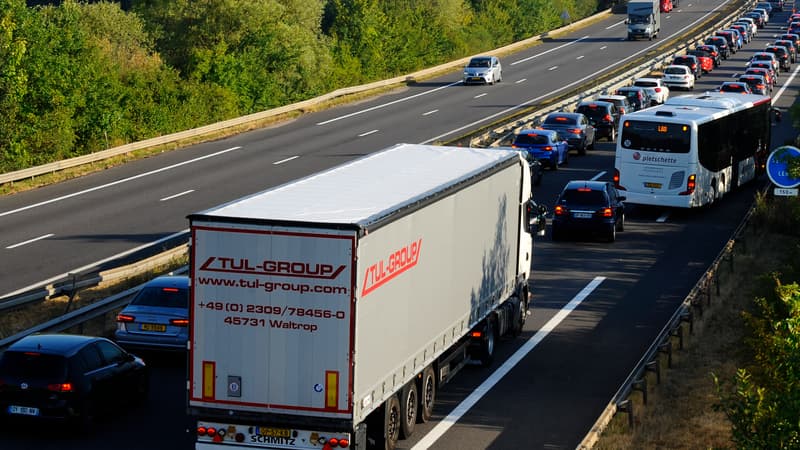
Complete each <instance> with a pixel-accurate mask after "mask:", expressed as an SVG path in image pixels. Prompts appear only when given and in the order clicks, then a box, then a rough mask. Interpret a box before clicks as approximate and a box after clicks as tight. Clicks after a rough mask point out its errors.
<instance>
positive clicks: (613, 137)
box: [608, 128, 617, 142]
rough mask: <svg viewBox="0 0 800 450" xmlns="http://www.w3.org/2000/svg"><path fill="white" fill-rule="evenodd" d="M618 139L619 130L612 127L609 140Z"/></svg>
mask: <svg viewBox="0 0 800 450" xmlns="http://www.w3.org/2000/svg"><path fill="white" fill-rule="evenodd" d="M616 140H617V130H615V129H614V128H611V133H609V134H608V142H614V141H616Z"/></svg>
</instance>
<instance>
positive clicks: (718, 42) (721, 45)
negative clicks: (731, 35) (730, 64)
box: [703, 36, 731, 59]
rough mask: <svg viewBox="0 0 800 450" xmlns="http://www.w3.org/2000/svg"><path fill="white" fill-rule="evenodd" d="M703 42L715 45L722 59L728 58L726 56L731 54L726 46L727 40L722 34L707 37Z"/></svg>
mask: <svg viewBox="0 0 800 450" xmlns="http://www.w3.org/2000/svg"><path fill="white" fill-rule="evenodd" d="M703 43H704V44H707V45H713V46H715V47H717V49H718V50H719V52H720V54H721V55H722V59H728V57H729V56H731V48H730V47H729V46H728V40H727V39H725V38H724V37H722V36H710V37H707V38H706V40H705V41H703Z"/></svg>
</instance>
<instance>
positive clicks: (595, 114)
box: [578, 105, 607, 119]
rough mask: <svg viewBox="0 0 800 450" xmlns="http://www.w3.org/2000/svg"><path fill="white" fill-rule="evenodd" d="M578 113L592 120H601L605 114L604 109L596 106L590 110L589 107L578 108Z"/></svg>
mask: <svg viewBox="0 0 800 450" xmlns="http://www.w3.org/2000/svg"><path fill="white" fill-rule="evenodd" d="M578 112H579V113H581V114H583V115H585V116H586V117H589V118H592V119H597V118H601V117H603V116H605V115H606V113H607V111H606V109H605V108H600V107H597V106H595V107H594V108H592V107H591V106H589V105H584V106H579V107H578Z"/></svg>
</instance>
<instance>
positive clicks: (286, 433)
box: [256, 427, 292, 438]
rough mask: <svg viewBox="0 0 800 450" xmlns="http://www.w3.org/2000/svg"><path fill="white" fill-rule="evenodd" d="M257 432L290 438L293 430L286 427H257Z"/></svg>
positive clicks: (263, 434)
mask: <svg viewBox="0 0 800 450" xmlns="http://www.w3.org/2000/svg"><path fill="white" fill-rule="evenodd" d="M256 434H260V435H261V436H271V437H284V438H290V437H292V430H288V429H286V428H270V427H257V429H256Z"/></svg>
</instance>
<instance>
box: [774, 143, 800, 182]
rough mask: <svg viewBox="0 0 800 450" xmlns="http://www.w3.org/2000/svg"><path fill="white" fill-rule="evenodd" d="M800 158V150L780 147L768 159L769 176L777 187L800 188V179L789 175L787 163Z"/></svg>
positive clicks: (786, 146) (785, 146) (787, 146)
mask: <svg viewBox="0 0 800 450" xmlns="http://www.w3.org/2000/svg"><path fill="white" fill-rule="evenodd" d="M797 158H800V149H798V148H797V147H792V146H791V145H784V146H782V147H778V148H776V149H775V150H773V151H772V153H770V154H769V158H767V176H768V177H769V180H770V181H772V183H773V184H774V185H775V186H778V187H781V188H789V189H790V188H794V187H797V186H800V178H794V177H792V176H790V175H789V168H788V163H787V161H788V160H789V159H797Z"/></svg>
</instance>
